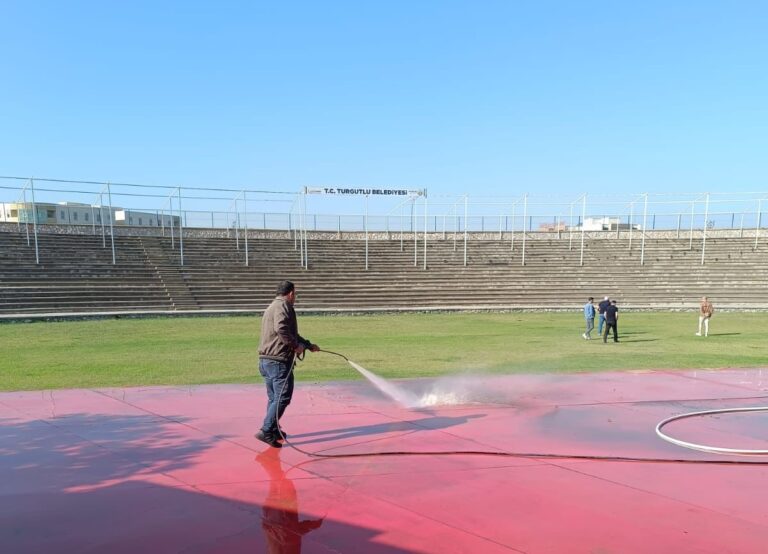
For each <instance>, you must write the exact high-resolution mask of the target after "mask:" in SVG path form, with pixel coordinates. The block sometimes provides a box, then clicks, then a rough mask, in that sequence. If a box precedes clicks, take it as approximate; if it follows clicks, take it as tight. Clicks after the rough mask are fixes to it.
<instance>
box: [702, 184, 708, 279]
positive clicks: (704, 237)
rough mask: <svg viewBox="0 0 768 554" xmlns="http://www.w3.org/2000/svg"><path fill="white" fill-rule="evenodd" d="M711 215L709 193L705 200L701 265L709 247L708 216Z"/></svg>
mask: <svg viewBox="0 0 768 554" xmlns="http://www.w3.org/2000/svg"><path fill="white" fill-rule="evenodd" d="M708 217H709V193H707V197H706V200H705V202H704V236H703V237H702V239H701V265H704V252H705V251H706V249H707V218H708Z"/></svg>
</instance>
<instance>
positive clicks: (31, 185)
mask: <svg viewBox="0 0 768 554" xmlns="http://www.w3.org/2000/svg"><path fill="white" fill-rule="evenodd" d="M29 188H30V190H31V191H32V228H33V229H34V231H35V263H36V264H39V263H40V249H39V247H38V244H37V204H36V203H35V180H34V179H33V178H30V179H29Z"/></svg>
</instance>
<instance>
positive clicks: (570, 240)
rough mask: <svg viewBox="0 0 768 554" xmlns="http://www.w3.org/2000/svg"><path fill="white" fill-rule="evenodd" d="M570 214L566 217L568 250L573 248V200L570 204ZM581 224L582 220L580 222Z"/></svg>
mask: <svg viewBox="0 0 768 554" xmlns="http://www.w3.org/2000/svg"><path fill="white" fill-rule="evenodd" d="M570 210H571V214H570V216H569V219H568V222H569V224H568V250H573V202H571V205H570ZM581 224H582V226H583V225H584V222H583V221H582V222H581Z"/></svg>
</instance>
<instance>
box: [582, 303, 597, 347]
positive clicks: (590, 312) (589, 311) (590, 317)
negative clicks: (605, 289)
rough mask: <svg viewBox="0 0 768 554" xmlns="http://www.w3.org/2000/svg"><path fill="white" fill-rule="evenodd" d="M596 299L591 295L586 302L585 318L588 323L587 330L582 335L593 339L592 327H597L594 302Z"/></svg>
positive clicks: (587, 338) (586, 338)
mask: <svg viewBox="0 0 768 554" xmlns="http://www.w3.org/2000/svg"><path fill="white" fill-rule="evenodd" d="M594 301H595V299H594V298H593V297H591V296H590V297H589V298H587V303H586V304H584V320H585V322H586V324H587V330H586V332H585V333H583V334H582V335H581V336H582V337H583V338H584V339H585V340H592V337H591V336H590V333H591V332H592V329H594V328H595V305H594V304H593V302H594Z"/></svg>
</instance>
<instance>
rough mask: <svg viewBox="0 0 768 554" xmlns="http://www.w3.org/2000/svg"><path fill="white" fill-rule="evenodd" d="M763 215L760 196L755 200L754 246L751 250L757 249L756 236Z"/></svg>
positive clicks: (758, 233) (758, 232)
mask: <svg viewBox="0 0 768 554" xmlns="http://www.w3.org/2000/svg"><path fill="white" fill-rule="evenodd" d="M762 216H763V199H762V198H760V199H758V201H757V226H756V227H755V246H754V248H753V250H757V238H758V236H759V235H760V223H761V219H762Z"/></svg>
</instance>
